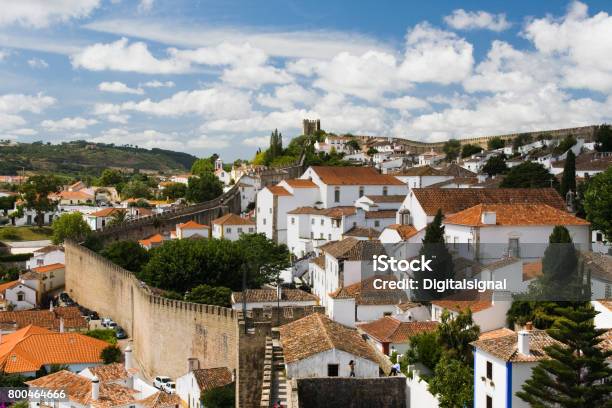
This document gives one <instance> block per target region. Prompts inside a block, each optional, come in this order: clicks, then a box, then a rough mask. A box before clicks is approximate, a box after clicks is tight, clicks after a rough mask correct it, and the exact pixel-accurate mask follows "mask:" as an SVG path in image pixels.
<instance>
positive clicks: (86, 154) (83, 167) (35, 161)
mask: <svg viewBox="0 0 612 408" xmlns="http://www.w3.org/2000/svg"><path fill="white" fill-rule="evenodd" d="M196 159H197V158H196V157H195V156H192V155H190V154H187V153H181V152H174V151H171V150H163V149H151V150H148V149H143V148H138V147H132V146H115V145H112V144H103V143H89V142H85V141H74V142H67V143H62V144H44V143H42V142H34V143H20V144H18V145H13V146H11V145H0V174H5V175H10V174H17V172H21V171H22V170H25V171H26V172H53V173H57V174H65V175H71V176H76V175H81V176H82V175H91V176H98V175H99V174H100V173H101V172H102V170H103V169H105V168H108V167H116V168H125V169H134V170H155V171H159V172H165V173H167V172H171V171H185V170H188V169H190V168H191V165H192V164H193V162H194V161H195V160H196Z"/></svg>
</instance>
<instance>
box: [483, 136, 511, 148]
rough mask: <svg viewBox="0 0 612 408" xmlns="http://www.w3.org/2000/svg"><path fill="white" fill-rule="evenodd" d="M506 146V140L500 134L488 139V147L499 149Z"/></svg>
mask: <svg viewBox="0 0 612 408" xmlns="http://www.w3.org/2000/svg"><path fill="white" fill-rule="evenodd" d="M505 146H506V142H505V141H504V139H502V138H501V137H499V136H495V137H493V138H491V139H489V140H488V141H487V149H489V150H497V149H501V148H503V147H505Z"/></svg>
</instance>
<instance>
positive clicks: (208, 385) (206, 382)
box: [193, 367, 233, 392]
mask: <svg viewBox="0 0 612 408" xmlns="http://www.w3.org/2000/svg"><path fill="white" fill-rule="evenodd" d="M193 376H194V377H195V379H196V381H197V382H198V386H199V387H200V391H201V392H204V391H208V390H212V389H213V388H219V387H223V386H224V385H228V384H231V383H232V382H233V381H232V372H231V371H230V370H229V368H227V367H217V368H200V369H197V370H193Z"/></svg>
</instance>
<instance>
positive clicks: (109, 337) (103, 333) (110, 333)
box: [85, 329, 117, 345]
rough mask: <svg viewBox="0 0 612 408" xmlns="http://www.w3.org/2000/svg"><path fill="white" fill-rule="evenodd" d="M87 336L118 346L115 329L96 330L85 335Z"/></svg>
mask: <svg viewBox="0 0 612 408" xmlns="http://www.w3.org/2000/svg"><path fill="white" fill-rule="evenodd" d="M85 335H86V336H89V337H93V338H94V339H98V340H102V341H105V342H107V343H109V344H111V345H115V344H117V336H116V334H115V331H114V330H113V329H94V330H89V331H88V332H86V333H85Z"/></svg>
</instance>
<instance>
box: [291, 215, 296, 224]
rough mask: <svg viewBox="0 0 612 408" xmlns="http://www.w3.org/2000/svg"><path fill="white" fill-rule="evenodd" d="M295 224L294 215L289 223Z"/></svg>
mask: <svg viewBox="0 0 612 408" xmlns="http://www.w3.org/2000/svg"><path fill="white" fill-rule="evenodd" d="M294 224H295V217H291V225H294Z"/></svg>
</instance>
